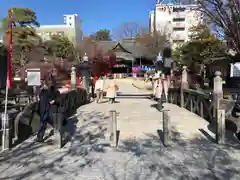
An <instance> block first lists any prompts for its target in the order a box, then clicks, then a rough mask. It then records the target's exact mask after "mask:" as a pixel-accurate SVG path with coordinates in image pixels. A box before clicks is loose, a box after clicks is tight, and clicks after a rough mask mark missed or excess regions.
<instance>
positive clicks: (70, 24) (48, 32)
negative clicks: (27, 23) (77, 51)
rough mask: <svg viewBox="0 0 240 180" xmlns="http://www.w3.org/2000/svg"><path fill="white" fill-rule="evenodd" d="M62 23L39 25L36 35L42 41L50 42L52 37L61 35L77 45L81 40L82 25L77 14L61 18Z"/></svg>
mask: <svg viewBox="0 0 240 180" xmlns="http://www.w3.org/2000/svg"><path fill="white" fill-rule="evenodd" d="M63 19H64V21H63V22H64V23H63V24H62V25H41V26H40V27H39V28H37V29H36V31H37V34H38V35H39V36H41V37H42V39H43V40H44V41H46V40H50V39H51V36H52V35H62V36H66V37H68V39H69V40H70V41H71V42H72V43H73V44H74V45H77V44H78V42H80V41H81V40H82V38H83V33H82V24H81V21H80V19H79V16H78V15H77V14H69V15H64V16H63Z"/></svg>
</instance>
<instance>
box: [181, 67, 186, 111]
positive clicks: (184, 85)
mask: <svg viewBox="0 0 240 180" xmlns="http://www.w3.org/2000/svg"><path fill="white" fill-rule="evenodd" d="M187 88H188V73H187V66H183V71H182V81H181V90H180V96H181V107H183V106H184V94H183V90H184V89H187Z"/></svg>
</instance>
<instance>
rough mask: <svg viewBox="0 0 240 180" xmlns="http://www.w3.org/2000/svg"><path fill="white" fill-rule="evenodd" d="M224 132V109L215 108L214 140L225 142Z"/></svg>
mask: <svg viewBox="0 0 240 180" xmlns="http://www.w3.org/2000/svg"><path fill="white" fill-rule="evenodd" d="M225 133H226V131H225V110H224V109H217V126H216V142H217V143H218V144H224V143H225Z"/></svg>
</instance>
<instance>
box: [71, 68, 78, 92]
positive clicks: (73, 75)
mask: <svg viewBox="0 0 240 180" xmlns="http://www.w3.org/2000/svg"><path fill="white" fill-rule="evenodd" d="M76 78H77V77H76V68H75V67H72V68H71V88H72V89H75V88H76V81H77V80H76Z"/></svg>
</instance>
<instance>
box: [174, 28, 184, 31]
mask: <svg viewBox="0 0 240 180" xmlns="http://www.w3.org/2000/svg"><path fill="white" fill-rule="evenodd" d="M184 30H185V28H182V27H175V28H173V31H184Z"/></svg>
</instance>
